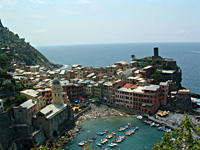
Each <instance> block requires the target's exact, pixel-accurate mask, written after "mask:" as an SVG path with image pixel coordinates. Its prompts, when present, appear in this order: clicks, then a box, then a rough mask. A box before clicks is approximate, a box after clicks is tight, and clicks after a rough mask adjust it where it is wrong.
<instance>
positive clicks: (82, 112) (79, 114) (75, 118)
mask: <svg viewBox="0 0 200 150" xmlns="http://www.w3.org/2000/svg"><path fill="white" fill-rule="evenodd" d="M90 109H91V107H90V106H89V107H87V108H85V109H84V110H83V111H81V112H79V113H78V114H76V115H75V116H74V121H77V120H78V118H79V117H80V116H81V115H82V114H84V113H85V112H87V111H88V110H90Z"/></svg>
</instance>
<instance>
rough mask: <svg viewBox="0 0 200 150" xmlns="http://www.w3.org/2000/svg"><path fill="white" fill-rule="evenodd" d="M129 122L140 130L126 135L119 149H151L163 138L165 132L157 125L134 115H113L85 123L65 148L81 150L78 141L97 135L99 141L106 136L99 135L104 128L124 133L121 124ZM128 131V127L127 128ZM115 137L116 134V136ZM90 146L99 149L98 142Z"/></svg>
mask: <svg viewBox="0 0 200 150" xmlns="http://www.w3.org/2000/svg"><path fill="white" fill-rule="evenodd" d="M127 122H129V123H131V126H138V127H139V130H137V131H136V132H135V133H134V134H133V135H131V136H126V139H125V140H124V141H123V142H122V143H119V144H118V147H117V148H110V149H117V150H119V149H120V150H151V149H152V147H153V146H154V145H155V142H158V141H161V140H162V135H163V134H164V133H165V132H163V131H158V130H156V127H151V126H149V125H146V124H144V123H143V122H142V121H141V120H138V119H136V118H133V117H125V116H123V117H120V116H117V117H113V118H107V119H97V120H90V121H86V122H84V123H83V129H84V131H82V132H80V134H78V136H77V137H76V138H74V140H73V141H72V142H70V143H69V144H67V145H65V146H64V147H63V148H64V149H65V150H81V147H80V146H78V143H79V142H81V141H88V140H89V139H90V138H91V137H95V138H96V141H97V142H99V141H100V140H101V139H103V138H106V135H107V134H106V135H103V136H99V135H97V133H98V132H101V131H103V130H105V129H106V130H108V131H109V133H111V132H115V133H116V135H124V132H119V131H117V129H119V127H120V126H123V125H125V124H126V123H127ZM127 131H128V129H127ZM114 137H115V136H114ZM114 137H113V138H112V139H109V140H108V143H112V142H113V140H114ZM108 143H106V144H104V145H103V148H109V147H108ZM89 146H90V147H91V148H92V149H95V150H98V149H99V148H98V147H97V145H96V143H95V142H94V143H89Z"/></svg>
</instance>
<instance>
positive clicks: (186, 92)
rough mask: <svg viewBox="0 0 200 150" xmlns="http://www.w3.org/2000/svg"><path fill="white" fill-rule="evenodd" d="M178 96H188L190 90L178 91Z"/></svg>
mask: <svg viewBox="0 0 200 150" xmlns="http://www.w3.org/2000/svg"><path fill="white" fill-rule="evenodd" d="M178 93H179V94H190V90H179V91H178Z"/></svg>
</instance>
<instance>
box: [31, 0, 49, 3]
mask: <svg viewBox="0 0 200 150" xmlns="http://www.w3.org/2000/svg"><path fill="white" fill-rule="evenodd" d="M29 1H30V2H32V3H39V4H46V2H45V1H43V0H29Z"/></svg>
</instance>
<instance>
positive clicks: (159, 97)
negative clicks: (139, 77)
mask: <svg viewBox="0 0 200 150" xmlns="http://www.w3.org/2000/svg"><path fill="white" fill-rule="evenodd" d="M168 89H169V85H168V83H167V82H166V83H165V82H161V83H160V85H149V86H136V85H131V84H126V85H125V86H123V87H122V88H120V89H118V90H117V91H116V93H115V104H116V105H118V106H121V107H126V108H132V109H136V110H138V111H140V112H142V113H149V114H154V113H155V112H156V111H157V110H158V108H159V107H160V106H161V105H166V103H167V94H168Z"/></svg>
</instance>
